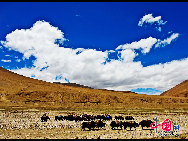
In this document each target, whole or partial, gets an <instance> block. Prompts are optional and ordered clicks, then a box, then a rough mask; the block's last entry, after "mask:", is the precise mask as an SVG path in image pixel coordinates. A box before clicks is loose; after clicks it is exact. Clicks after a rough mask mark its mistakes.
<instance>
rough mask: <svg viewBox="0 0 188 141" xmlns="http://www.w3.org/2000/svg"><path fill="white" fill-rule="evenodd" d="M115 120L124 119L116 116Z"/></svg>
mask: <svg viewBox="0 0 188 141" xmlns="http://www.w3.org/2000/svg"><path fill="white" fill-rule="evenodd" d="M115 120H124V117H122V116H115Z"/></svg>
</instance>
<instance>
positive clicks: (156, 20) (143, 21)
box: [138, 14, 167, 32]
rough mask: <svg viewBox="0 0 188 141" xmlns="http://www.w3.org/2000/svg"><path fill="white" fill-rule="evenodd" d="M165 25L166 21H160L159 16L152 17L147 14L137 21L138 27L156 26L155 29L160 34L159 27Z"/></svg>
mask: <svg viewBox="0 0 188 141" xmlns="http://www.w3.org/2000/svg"><path fill="white" fill-rule="evenodd" d="M166 23H167V21H163V20H161V16H157V17H153V15H152V14H147V15H145V16H143V17H142V18H141V19H140V20H139V22H138V26H143V25H144V24H151V25H152V24H155V25H157V27H156V29H157V30H158V31H160V32H161V27H160V26H161V25H164V24H166Z"/></svg>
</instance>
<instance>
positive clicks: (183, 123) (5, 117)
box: [0, 110, 188, 139]
mask: <svg viewBox="0 0 188 141" xmlns="http://www.w3.org/2000/svg"><path fill="white" fill-rule="evenodd" d="M45 112H46V113H47V114H48V115H49V117H50V118H51V120H50V121H48V122H46V123H44V122H41V121H40V117H41V116H42V115H43V114H44V113H45ZM67 113H68V112H66V111H62V112H61V111H37V110H35V111H0V129H1V130H0V139H18V138H21V139H35V138H38V139H45V138H49V139H75V138H79V139H84V138H85V139H86V138H87V139H92V138H93V139H97V138H98V137H100V138H101V139H117V138H118V139H138V138H161V137H160V136H159V134H156V133H155V130H142V129H141V127H137V129H136V130H134V128H133V129H132V130H133V131H127V130H124V129H123V130H120V129H119V130H112V129H111V127H110V122H111V121H107V122H106V124H107V125H106V127H105V129H100V130H94V131H81V123H82V122H75V121H55V120H54V117H55V115H59V114H61V115H67ZM82 113H83V112H82ZM85 113H86V112H85ZM76 114H81V113H78V112H77V113H76ZM87 114H92V113H87ZM94 114H96V113H94ZM111 115H112V117H113V120H114V116H115V115H123V114H111ZM123 116H124V117H125V116H126V114H125V115H123ZM132 116H133V117H134V118H135V121H136V122H137V123H139V122H140V121H141V120H143V119H150V120H152V121H153V118H154V117H156V116H157V117H158V119H159V122H162V121H164V120H165V119H167V118H168V119H170V120H171V121H172V124H176V125H177V124H179V126H180V131H178V132H177V134H179V136H178V137H175V136H170V137H165V138H186V137H187V136H188V134H187V133H188V128H187V123H188V117H187V114H179V113H174V114H161V115H160V114H149V113H148V114H147V113H146V114H142V115H141V114H137V115H135V114H134V115H133V114H132ZM160 130H162V128H161V126H160V127H159V128H158V131H160ZM187 138H188V137H187Z"/></svg>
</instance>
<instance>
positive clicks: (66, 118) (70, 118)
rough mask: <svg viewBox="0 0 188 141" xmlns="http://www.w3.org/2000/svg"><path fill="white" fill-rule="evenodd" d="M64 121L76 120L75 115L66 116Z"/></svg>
mask: <svg viewBox="0 0 188 141" xmlns="http://www.w3.org/2000/svg"><path fill="white" fill-rule="evenodd" d="M63 119H64V120H70V121H73V120H74V118H73V115H68V116H64V117H63Z"/></svg>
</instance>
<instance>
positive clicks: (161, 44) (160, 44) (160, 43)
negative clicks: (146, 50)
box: [155, 33, 179, 47]
mask: <svg viewBox="0 0 188 141" xmlns="http://www.w3.org/2000/svg"><path fill="white" fill-rule="evenodd" d="M178 37H179V33H173V34H172V35H171V36H170V37H168V38H166V39H164V40H160V39H159V40H158V42H157V44H156V45H155V47H164V46H166V45H169V44H170V43H171V42H172V41H173V40H175V39H176V38H178Z"/></svg>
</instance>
